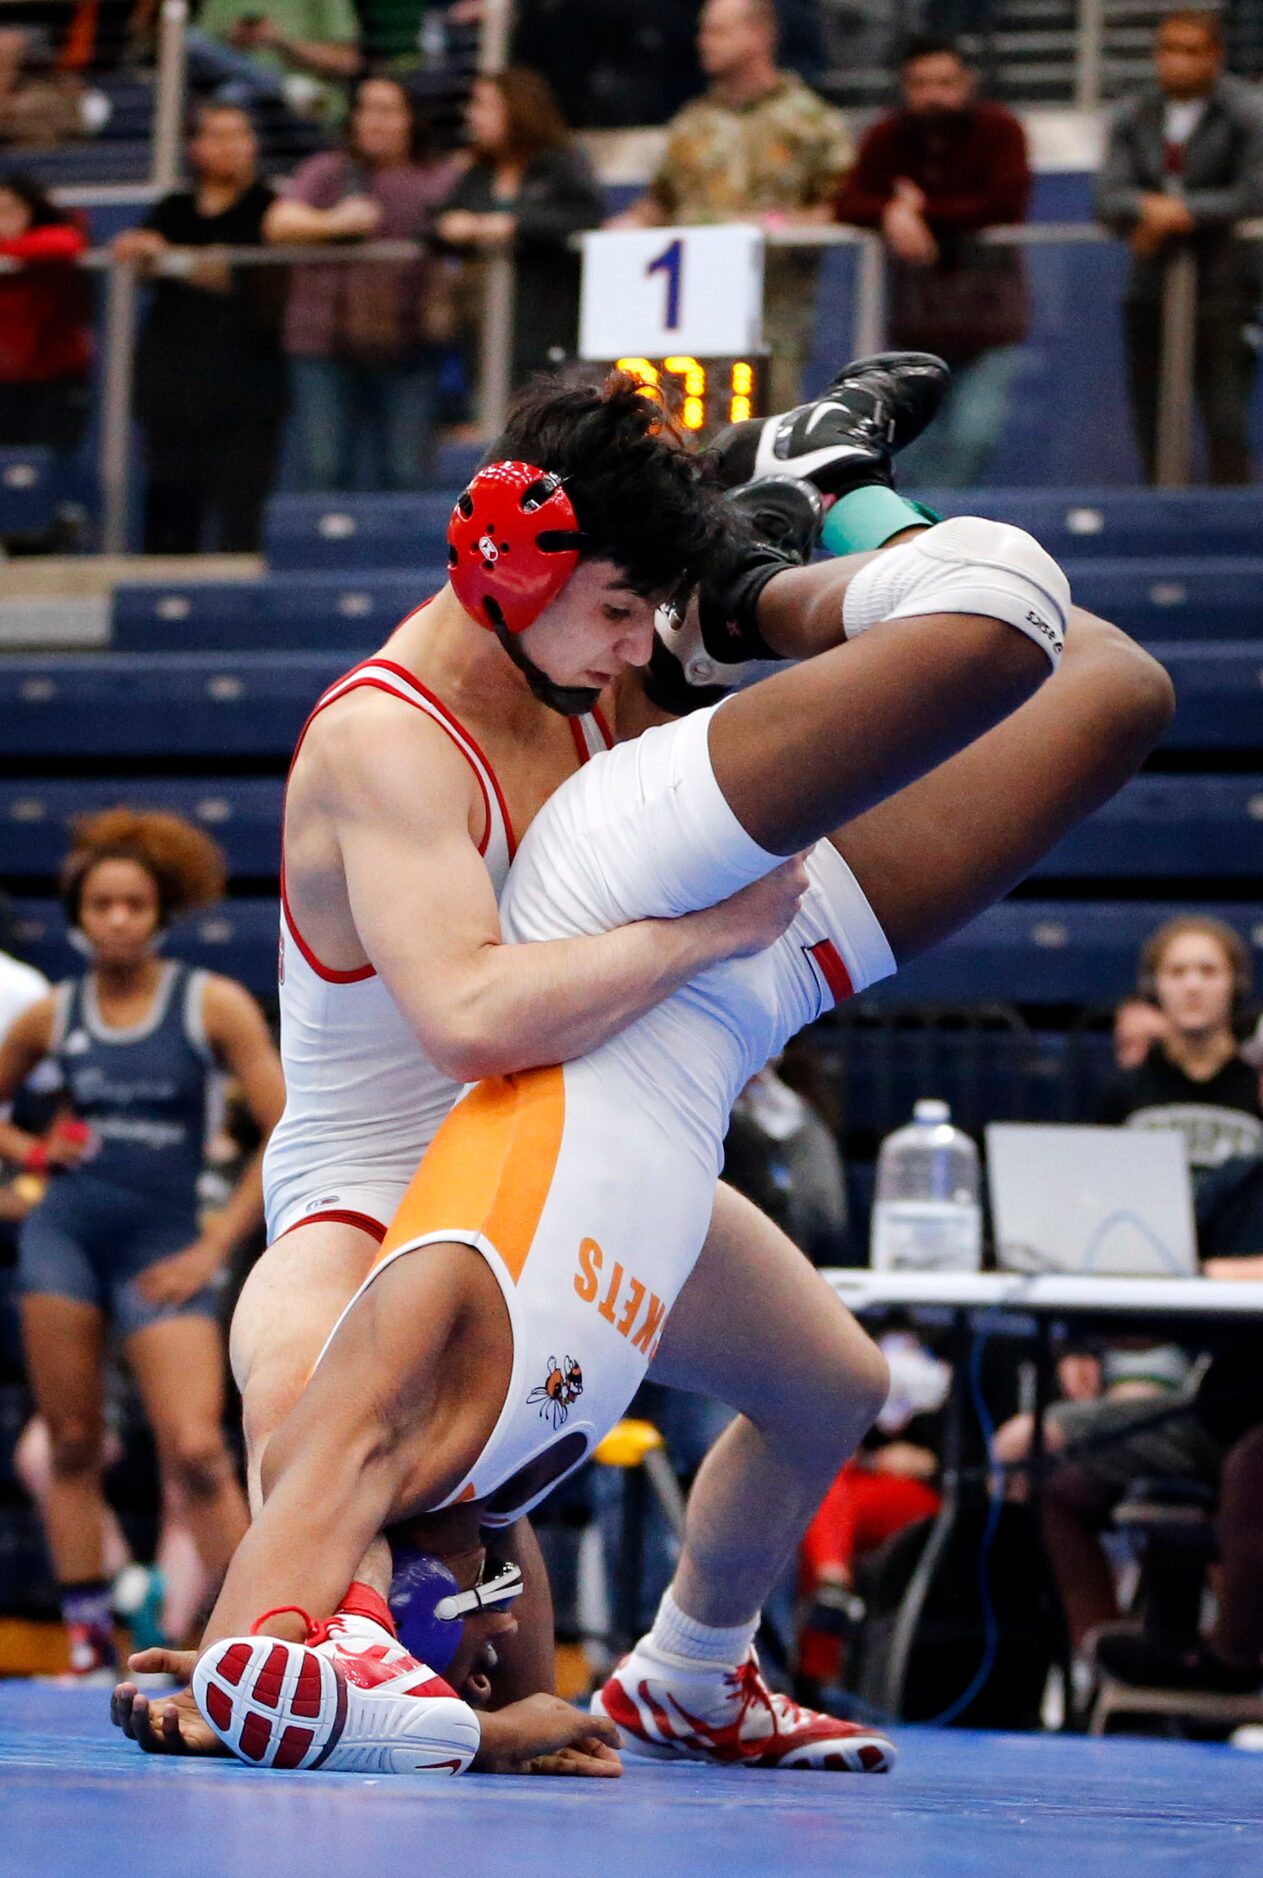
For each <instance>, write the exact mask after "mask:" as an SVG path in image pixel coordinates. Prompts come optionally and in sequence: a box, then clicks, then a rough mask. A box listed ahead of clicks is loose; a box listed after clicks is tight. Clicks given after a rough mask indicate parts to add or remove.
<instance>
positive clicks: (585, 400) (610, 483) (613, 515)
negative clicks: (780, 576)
mask: <svg viewBox="0 0 1263 1878" xmlns="http://www.w3.org/2000/svg"><path fill="white" fill-rule="evenodd" d="M506 460H512V461H515V462H521V463H531V464H533V465H535V467H536V468H538V469H543V470H548V471H549V472H550V473H551V474H552V475H554V476H559V477H560V478H561V479H562V481H563V483H564V484H565V488H566V493H567V495H568V496H569V497H570V500H571V502H572V504H573V505H574V512H575V517H576V519H577V521H578V523H579V527H580V529H581V530H582V532H583V534H584V535H585V536H586V537H587V544H586V546H585V547H584V549H583V557H584V559H586V560H593V561H598V560H599V561H612V562H613V563H614V565H615V566H616V567H618V568H621V569H622V572H623V574H624V576H625V577H626V580H627V584H628V586H629V587H631V589H632V590H633V592H635V593H639V594H643V595H645V596H646V597H647V598H657V597H659V596H664V595H667V594H671V593H674V592H675V591H676V590H677V589H678V588H680V587H681V586H691V585H692V584H693V583H694V582H696V580H697V579H698V578H699V576H700V574H701V571H702V568H703V567H704V565H705V563H706V560H707V558H708V557H709V556H710V554H712V553H713V551H714V550H715V548H716V547H717V546H718V545H719V543H720V542H721V541H723V540H724V539H725V538H726V537H727V536H728V534H729V533H730V531H731V527H732V524H731V522H730V520H729V518H728V516H727V514H726V512H725V509H724V506H723V503H722V495H723V491H722V489H721V488H720V487H719V485H718V482H717V481H716V479H715V477H714V472H713V471H712V470H711V469H710V467H709V466H708V465H707V463H706V462H705V460H704V459H703V458H702V457H700V456H698V455H696V454H695V453H694V452H693V451H692V450H691V449H689V448H688V447H687V445H686V444H685V441H684V435H683V433H682V432H681V431H679V430H678V429H677V428H676V427H675V425H674V424H673V423H672V422H671V420H670V418H669V417H668V415H667V413H666V412H665V411H664V409H663V407H662V405H661V404H659V403H658V402H657V401H656V400H654V399H653V398H651V397H648V396H646V395H645V392H644V390H643V389H642V387H641V385H640V382H639V380H638V379H635V378H632V377H631V376H630V375H629V374H628V373H626V372H613V373H611V374H610V375H609V377H607V378H606V379H605V380H604V381H603V382H602V383H600V384H584V383H576V382H575V381H574V380H573V379H563V378H536V379H533V380H532V382H531V383H530V384H529V385H528V386H527V387H526V389H525V390H523V391H521V392H520V393H519V394H518V396H517V397H516V398H515V399H514V401H513V403H512V404H511V405H510V407H509V414H508V420H507V422H506V424H505V428H504V430H503V432H502V433H501V435H500V436H499V437H497V439H496V441H495V443H494V444H493V445H492V446H491V449H490V450H489V451H488V453H487V456H486V458H485V459H484V461H485V462H486V463H500V462H504V461H506Z"/></svg>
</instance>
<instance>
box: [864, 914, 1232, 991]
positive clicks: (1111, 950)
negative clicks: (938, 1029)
mask: <svg viewBox="0 0 1263 1878" xmlns="http://www.w3.org/2000/svg"><path fill="white" fill-rule="evenodd" d="M1197 904H1198V907H1199V910H1200V911H1202V912H1206V913H1212V914H1214V916H1215V917H1216V918H1218V919H1223V920H1227V922H1228V923H1229V925H1231V926H1234V927H1236V929H1237V930H1238V931H1239V932H1240V933H1241V934H1242V936H1243V938H1245V939H1246V940H1247V941H1248V942H1249V943H1250V944H1251V946H1252V947H1253V948H1254V949H1255V950H1256V951H1263V905H1252V906H1244V905H1237V904H1235V903H1230V904H1228V905H1205V904H1204V903H1202V902H1198V903H1197ZM1189 905H1190V901H1189V900H1188V899H1183V900H1178V901H1171V902H1169V903H1168V902H1161V901H1153V900H1126V901H1117V902H1114V901H1081V900H1006V901H1004V902H1003V903H1002V904H1001V905H1000V906H993V907H991V908H990V909H989V910H988V911H987V912H986V913H984V914H983V915H982V917H981V918H980V919H976V920H974V922H973V923H972V925H970V926H967V927H965V929H964V931H963V932H959V933H957V934H956V935H955V937H954V938H951V939H948V940H946V941H945V942H944V943H943V944H942V945H940V946H936V947H935V948H934V950H933V951H932V952H931V953H928V954H927V955H926V956H925V957H924V958H920V959H914V960H913V961H912V963H911V964H909V965H906V966H904V968H903V970H902V971H901V972H899V974H898V976H897V977H895V978H890V979H886V980H885V981H884V982H883V983H882V984H880V985H876V986H874V987H873V989H872V990H871V991H867V992H865V994H864V1000H865V1003H866V1004H871V1005H872V1007H873V1008H874V1009H883V1010H884V1009H893V1008H895V1007H897V1006H900V1005H909V1004H913V1005H915V1004H985V1003H995V1002H997V1001H1000V1002H1003V1003H1007V1004H1044V1005H1062V1006H1072V1005H1080V1004H1100V1003H1103V1002H1112V1001H1113V1000H1115V999H1117V998H1121V997H1123V996H1124V995H1125V994H1126V993H1127V992H1128V991H1130V990H1132V989H1133V988H1134V986H1135V983H1136V960H1137V958H1138V956H1139V954H1140V949H1141V947H1142V945H1143V944H1144V941H1145V939H1146V938H1147V937H1148V935H1149V934H1150V933H1151V932H1152V931H1153V929H1154V927H1155V926H1158V925H1160V924H1161V922H1162V921H1163V920H1165V919H1170V918H1171V917H1172V916H1173V915H1174V914H1176V913H1184V912H1187V911H1188V909H1189Z"/></svg>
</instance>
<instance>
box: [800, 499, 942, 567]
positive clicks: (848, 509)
mask: <svg viewBox="0 0 1263 1878" xmlns="http://www.w3.org/2000/svg"><path fill="white" fill-rule="evenodd" d="M942 519H943V518H942V516H941V515H936V514H935V513H934V510H933V509H927V508H926V506H925V504H924V503H922V502H913V501H911V500H910V499H909V497H907V496H901V495H899V494H898V492H897V491H896V490H894V489H888V488H887V487H886V485H885V483H868V484H867V485H866V486H865V487H864V488H862V489H852V490H850V491H849V492H848V494H846V495H844V496H842V497H840V498H839V500H838V501H837V502H835V503H834V505H833V507H832V508H831V509H830V510H829V513H828V514H827V515H826V516H825V518H824V530H823V532H822V534H821V536H820V539H821V541H822V543H823V544H824V546H825V547H826V548H827V549H828V550H829V553H830V554H862V553H864V552H865V551H866V550H868V549H871V548H884V547H885V545H886V543H887V542H888V541H889V540H890V537H891V536H892V535H897V534H900V533H901V532H902V531H903V529H905V528H921V527H925V526H927V525H933V523H935V522H941V521H942Z"/></svg>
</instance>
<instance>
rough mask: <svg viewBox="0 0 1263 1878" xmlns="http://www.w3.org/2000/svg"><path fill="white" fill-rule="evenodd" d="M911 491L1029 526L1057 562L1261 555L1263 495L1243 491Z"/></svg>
mask: <svg viewBox="0 0 1263 1878" xmlns="http://www.w3.org/2000/svg"><path fill="white" fill-rule="evenodd" d="M915 493H916V494H917V495H918V496H920V497H921V499H922V500H923V501H925V502H928V503H929V504H930V505H931V507H932V508H934V509H937V510H938V512H939V513H940V514H941V515H987V516H990V517H991V519H992V520H993V521H997V522H1012V523H1014V524H1015V525H1016V526H1017V527H1018V528H1028V529H1029V530H1030V531H1031V533H1032V534H1033V535H1035V536H1037V537H1038V539H1039V540H1040V541H1042V542H1043V544H1044V546H1045V547H1046V548H1047V550H1048V552H1049V553H1050V554H1051V555H1054V556H1055V557H1056V558H1057V559H1058V560H1059V561H1060V560H1080V559H1083V558H1085V557H1087V556H1098V555H1108V556H1109V557H1111V558H1113V559H1119V558H1129V559H1138V558H1140V557H1141V556H1145V555H1148V556H1153V557H1154V558H1156V559H1165V558H1167V557H1169V556H1171V555H1172V554H1173V553H1182V554H1187V555H1191V556H1193V557H1195V558H1202V557H1205V556H1209V555H1232V556H1241V555H1254V554H1258V553H1259V552H1260V551H1261V550H1263V493H1260V491H1259V489H1258V488H1257V487H1248V488H1242V489H970V490H964V489H944V490H938V491H936V490H929V491H924V490H917V491H915Z"/></svg>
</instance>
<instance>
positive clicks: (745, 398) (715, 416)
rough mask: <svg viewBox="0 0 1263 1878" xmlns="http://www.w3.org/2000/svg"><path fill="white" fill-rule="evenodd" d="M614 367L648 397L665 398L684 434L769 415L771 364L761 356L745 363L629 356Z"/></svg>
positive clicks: (682, 356) (681, 355) (676, 355)
mask: <svg viewBox="0 0 1263 1878" xmlns="http://www.w3.org/2000/svg"><path fill="white" fill-rule="evenodd" d="M613 365H614V369H615V370H616V371H619V372H630V374H631V376H632V377H633V378H638V379H639V380H640V382H641V384H642V385H643V386H644V389H645V395H646V396H647V397H652V398H658V399H661V401H662V402H663V403H664V404H665V405H666V407H667V409H668V410H669V411H671V412H672V413H673V414H674V415H675V416H676V418H677V419H678V420H679V422H680V423H681V424H682V425H683V427H684V429H685V430H691V431H711V430H719V429H721V428H722V426H723V425H725V424H740V423H741V422H742V421H743V420H744V419H745V418H747V417H764V416H766V414H767V407H766V403H765V391H766V378H767V360H766V359H765V358H762V357H760V356H759V354H757V353H755V354H753V355H752V356H750V357H749V358H744V359H739V358H704V359H697V358H693V357H692V356H691V355H690V354H687V353H670V354H668V356H667V357H666V358H661V359H647V358H639V357H634V356H629V357H627V358H622V359H615V360H614V361H613Z"/></svg>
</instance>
